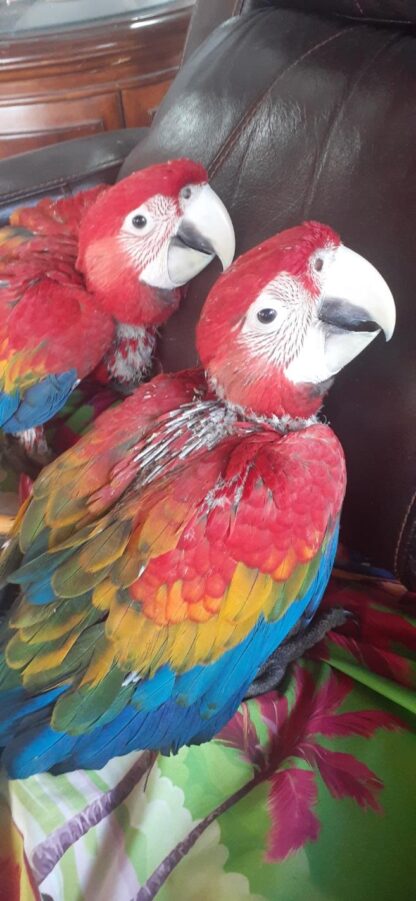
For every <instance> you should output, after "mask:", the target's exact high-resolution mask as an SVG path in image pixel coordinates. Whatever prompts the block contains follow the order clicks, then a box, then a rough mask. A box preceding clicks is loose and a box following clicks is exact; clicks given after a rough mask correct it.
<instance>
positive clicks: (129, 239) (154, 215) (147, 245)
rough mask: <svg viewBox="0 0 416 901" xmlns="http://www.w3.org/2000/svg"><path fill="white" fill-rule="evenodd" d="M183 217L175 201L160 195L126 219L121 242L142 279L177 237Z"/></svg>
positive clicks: (121, 231) (120, 237)
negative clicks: (170, 241)
mask: <svg viewBox="0 0 416 901" xmlns="http://www.w3.org/2000/svg"><path fill="white" fill-rule="evenodd" d="M181 215H182V212H181V210H180V207H179V204H178V203H177V202H176V200H174V198H173V197H165V196H164V195H163V194H156V195H155V196H154V197H151V198H150V199H149V200H148V201H147V203H143V204H142V205H141V206H140V207H138V208H137V209H135V210H132V211H131V213H129V214H128V216H126V218H125V220H124V222H123V224H122V226H121V230H120V234H119V238H118V241H119V243H120V246H121V247H122V249H123V250H124V251H125V253H126V254H127V256H128V257H129V259H130V260H131V261H132V263H133V265H134V267H135V269H136V271H137V274H138V276H139V277H140V275H141V274H142V273H143V270H144V269H145V267H146V266H147V265H149V263H152V261H153V260H155V259H156V257H157V256H158V255H159V253H160V251H161V250H163V248H165V250H167V246H168V244H167V242H168V240H169V238H170V237H171V236H172V235H173V234H174V233H175V231H176V228H177V226H178V223H179V219H180V217H181Z"/></svg>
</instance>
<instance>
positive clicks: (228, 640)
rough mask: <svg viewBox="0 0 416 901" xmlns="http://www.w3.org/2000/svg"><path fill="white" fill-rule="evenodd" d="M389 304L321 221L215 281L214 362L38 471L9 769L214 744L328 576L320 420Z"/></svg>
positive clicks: (14, 643) (206, 356)
mask: <svg viewBox="0 0 416 901" xmlns="http://www.w3.org/2000/svg"><path fill="white" fill-rule="evenodd" d="M394 320H395V309H394V302H393V299H392V296H391V293H390V291H389V289H388V287H387V285H386V283H385V281H384V279H383V278H382V277H381V275H380V274H379V273H378V272H377V270H375V269H374V267H373V266H371V264H370V263H368V262H367V261H366V260H364V259H363V258H362V257H360V256H358V255H357V254H356V253H354V252H353V251H351V250H348V249H347V248H346V247H344V246H343V245H342V244H341V242H340V239H339V237H338V236H337V235H336V234H335V233H334V232H333V231H332V230H331V229H330V228H329V227H327V226H324V225H320V224H317V223H306V224H304V225H302V226H300V227H297V228H293V229H289V230H288V231H286V232H283V233H282V234H280V235H277V236H275V237H273V238H271V239H270V240H268V241H266V242H265V243H264V244H262V245H260V246H259V247H257V248H255V249H254V250H251V251H250V252H249V253H247V254H245V255H244V256H242V257H241V258H240V259H239V260H237V262H236V263H235V264H234V265H233V266H232V267H231V269H230V270H229V271H228V272H227V273H225V274H224V275H223V276H221V277H220V279H219V280H218V281H217V283H216V284H215V285H214V287H213V289H212V290H211V292H210V294H209V296H208V299H207V301H206V303H205V306H204V309H203V312H202V315H201V319H200V322H199V326H198V330H197V346H198V350H199V354H200V358H201V361H202V365H203V367H204V370H205V372H204V370H202V369H201V370H194V371H187V372H182V373H179V374H176V375H170V376H169V375H161V376H158V377H157V378H155V379H154V380H152V381H151V382H150V383H149V384H147V385H143V386H142V387H141V388H139V389H137V391H136V392H135V393H134V394H133V395H132V396H131V397H129V398H127V399H126V400H125V401H124V402H123V403H122V404H121V405H120V406H119V407H118V408H116V409H115V410H108V411H106V412H105V413H104V414H103V415H102V416H101V417H100V418H99V419H98V420H97V422H96V424H95V426H94V427H93V428H92V429H91V431H90V432H89V433H88V434H87V435H86V436H85V437H84V438H82V439H81V440H80V441H79V443H78V444H77V445H75V447H73V448H71V449H70V450H69V451H67V452H66V453H65V454H63V455H62V456H61V457H60V458H58V459H57V460H56V461H55V462H54V463H52V464H51V465H50V466H48V467H47V468H46V469H44V470H43V472H42V473H41V475H40V476H39V478H38V479H37V481H36V482H35V484H34V487H33V497H32V499H31V500H30V501H29V502H28V503H27V504H26V506H25V508H23V509H22V511H21V514H20V517H19V521H18V523H17V524H16V529H15V536H14V537H13V538H12V539H11V541H10V543H9V546H8V549H7V550H6V551H5V554H4V559H3V572H4V573H6V574H7V573H8V579H9V582H12V583H14V584H15V585H17V586H19V587H20V596H19V597H18V598H17V599H16V601H15V602H14V604H13V606H12V608H11V610H10V613H9V614H8V615H7V618H6V617H5V620H4V623H3V626H2V629H1V639H2V645H3V649H4V650H3V655H2V657H1V660H0V744H1V745H3V746H4V751H3V757H2V761H3V763H4V765H5V767H6V769H7V771H8V773H9V775H10V776H11V777H12V778H22V777H26V776H29V775H30V774H32V773H36V772H39V771H43V770H50V769H52V770H53V771H54V772H62V771H67V770H71V769H74V768H78V767H87V768H89V767H92V768H100V767H102V766H103V765H104V764H105V763H106V762H107V761H108V760H109V759H110V758H111V757H112V756H115V755H120V754H125V753H127V752H129V751H132V750H134V749H139V748H141V749H145V748H150V749H153V750H160V751H162V752H164V753H168V752H170V751H176V750H177V749H178V748H180V747H181V746H182V745H184V744H191V743H200V742H204V741H207V740H208V739H210V738H211V737H212V736H213V735H214V734H215V733H216V732H217V731H218V730H219V729H220V728H221V727H222V726H223V725H224V723H225V722H226V721H227V720H228V719H229V718H230V717H231V716H232V714H233V712H234V711H235V709H236V707H237V705H238V704H239V702H240V701H241V699H242V698H243V697H244V694H245V692H246V690H247V688H248V686H249V685H250V683H251V682H252V680H253V678H254V676H255V675H256V673H257V671H258V670H259V668H260V667H261V666H262V665H263V664H264V662H265V661H266V659H267V658H268V657H269V655H270V654H271V653H272V652H273V651H274V649H276V648H277V647H278V646H279V645H281V643H282V642H283V641H284V639H285V638H286V636H287V635H288V634H289V633H290V632H291V630H293V628H294V627H295V626H296V624H297V623H299V622H300V621H308V620H309V619H310V618H311V617H312V616H313V613H314V611H315V610H316V608H317V606H318V605H319V602H320V600H321V597H322V594H323V591H324V589H325V586H326V584H327V581H328V578H329V574H330V571H331V567H332V564H333V559H334V554H335V548H336V544H337V535H338V523H339V517H340V511H341V505H342V500H343V496H344V490H345V464H344V457H343V453H342V449H341V446H340V444H339V442H338V440H337V438H336V437H335V435H334V434H333V432H332V431H331V429H330V428H329V426H328V425H326V424H324V423H323V422H321V421H319V419H318V417H317V412H318V410H319V407H320V406H321V403H322V398H323V396H324V394H325V392H326V391H327V389H328V387H329V385H330V383H331V380H332V378H333V376H334V375H335V374H336V373H337V372H338V371H339V370H340V369H341V368H342V367H343V366H345V365H346V363H348V362H349V361H350V360H351V359H353V357H355V356H356V355H357V353H359V352H360V350H362V349H363V348H364V347H365V346H366V345H367V344H368V343H369V342H370V341H372V339H373V338H374V337H375V335H376V334H378V333H379V331H380V330H383V331H384V333H385V335H386V338H390V336H391V334H392V332H393V328H394Z"/></svg>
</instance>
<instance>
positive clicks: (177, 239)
mask: <svg viewBox="0 0 416 901" xmlns="http://www.w3.org/2000/svg"><path fill="white" fill-rule="evenodd" d="M234 253H235V234H234V228H233V224H232V222H231V218H230V215H229V213H228V211H227V209H226V207H225V206H224V204H223V202H222V200H220V198H219V197H218V195H217V194H216V193H215V191H213V190H212V188H211V187H210V186H209V185H207V184H206V185H202V186H201V187H200V188H199V189H198V190H197V191H195V196H194V197H193V198H192V199H191V200H190V202H189V204H188V206H187V208H186V212H185V214H184V216H183V217H182V219H181V220H180V222H179V226H178V229H177V232H176V234H175V235H174V236H173V237H172V238H171V239H170V242H169V249H168V260H167V265H168V273H169V278H170V279H171V280H172V282H173V284H175V285H177V286H179V285H184V284H185V283H186V282H188V281H190V280H191V279H192V278H194V277H195V276H196V275H198V273H199V272H201V271H202V269H205V267H206V266H208V263H210V262H211V260H212V259H213V258H214V257H215V256H217V257H218V258H219V259H220V261H221V264H222V267H223V269H227V267H228V266H230V264H231V263H232V261H233V258H234Z"/></svg>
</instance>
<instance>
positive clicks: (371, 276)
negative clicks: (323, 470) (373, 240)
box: [197, 222, 396, 417]
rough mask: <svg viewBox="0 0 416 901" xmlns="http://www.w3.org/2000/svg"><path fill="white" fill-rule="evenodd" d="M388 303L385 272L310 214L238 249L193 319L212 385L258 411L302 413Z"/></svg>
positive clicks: (316, 402)
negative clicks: (243, 249)
mask: <svg viewBox="0 0 416 901" xmlns="http://www.w3.org/2000/svg"><path fill="white" fill-rule="evenodd" d="M395 316H396V314H395V306H394V301H393V297H392V294H391V291H390V289H389V288H388V286H387V284H386V282H385V281H384V279H383V277H382V276H381V275H380V273H379V272H378V271H377V269H375V268H374V266H372V264H371V263H369V262H368V261H367V260H365V259H364V258H363V257H362V256H359V254H358V253H355V251H353V250H349V248H348V247H345V246H344V245H343V244H342V243H341V240H340V238H339V236H338V235H337V234H336V233H335V232H334V231H333V230H332V229H331V228H329V227H328V226H326V225H321V224H319V223H317V222H305V223H304V224H303V225H300V226H297V227H295V228H290V229H288V230H287V231H284V232H281V233H280V234H278V235H275V236H274V237H273V238H270V239H269V240H268V241H265V242H264V243H263V244H260V245H259V246H258V247H255V248H253V249H252V250H250V251H249V252H248V253H246V254H244V255H243V256H241V257H240V258H239V259H238V260H236V262H235V263H234V265H233V266H232V267H231V268H230V269H229V270H228V272H226V273H224V274H223V275H222V276H221V277H220V278H219V279H218V281H217V282H216V284H215V285H214V287H213V288H212V290H211V292H210V294H209V295H208V298H207V300H206V302H205V305H204V308H203V311H202V314H201V319H200V322H199V325H198V329H197V346H198V351H199V355H200V358H201V361H202V363H203V365H204V367H205V368H206V370H207V373H208V376H209V378H210V380H211V383H212V385H213V386H214V388H215V390H216V392H217V394H218V395H219V396H221V397H224V398H225V399H227V400H228V401H229V402H231V403H233V404H236V405H238V406H241V407H243V408H245V409H251V410H253V411H254V412H255V413H257V414H259V415H264V416H270V415H273V414H275V415H278V416H284V415H289V416H291V417H309V416H311V415H312V414H313V413H315V412H316V411H317V410H318V409H319V407H320V406H321V403H322V398H323V396H324V394H325V393H326V391H327V390H328V388H329V387H330V385H331V384H332V380H333V377H334V376H335V375H336V373H337V372H339V371H340V370H341V369H342V368H343V367H344V366H345V365H346V364H347V363H349V362H350V361H351V360H353V359H354V357H356V356H357V354H359V353H360V352H361V351H362V350H363V349H364V348H365V347H367V345H368V344H370V342H371V341H373V340H374V338H375V337H376V335H378V333H379V332H380V331H383V332H384V334H385V337H386V339H387V340H389V339H390V338H391V336H392V334H393V331H394V326H395Z"/></svg>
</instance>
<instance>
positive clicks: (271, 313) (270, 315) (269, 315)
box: [257, 307, 277, 325]
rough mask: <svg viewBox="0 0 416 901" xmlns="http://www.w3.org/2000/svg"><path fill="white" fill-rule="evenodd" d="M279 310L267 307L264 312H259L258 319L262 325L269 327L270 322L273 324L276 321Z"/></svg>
mask: <svg viewBox="0 0 416 901" xmlns="http://www.w3.org/2000/svg"><path fill="white" fill-rule="evenodd" d="M276 316H277V310H273V308H272V307H265V308H264V310H259V311H258V313H257V319H258V320H259V322H261V323H262V325H267V324H268V323H269V322H273V320H274V319H276Z"/></svg>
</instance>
